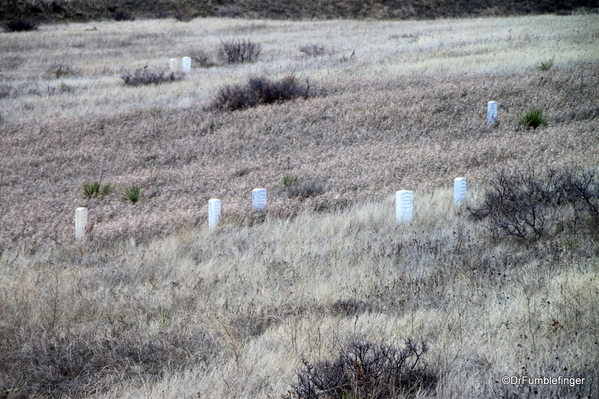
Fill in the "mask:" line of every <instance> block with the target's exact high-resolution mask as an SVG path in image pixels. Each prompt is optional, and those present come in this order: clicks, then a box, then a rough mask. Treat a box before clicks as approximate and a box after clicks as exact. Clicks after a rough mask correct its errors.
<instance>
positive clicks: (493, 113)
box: [487, 101, 497, 125]
mask: <svg viewBox="0 0 599 399" xmlns="http://www.w3.org/2000/svg"><path fill="white" fill-rule="evenodd" d="M495 122H497V101H489V102H488V103H487V124H488V125H493V124H494V123H495Z"/></svg>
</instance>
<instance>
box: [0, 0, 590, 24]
mask: <svg viewBox="0 0 599 399" xmlns="http://www.w3.org/2000/svg"><path fill="white" fill-rule="evenodd" d="M598 7H599V2H598V1H597V0H564V1H553V0H519V1H499V2H498V1H491V0H477V1H469V0H438V1H428V0H410V1H398V0H380V1H362V0H327V1H315V0H309V1H299V0H292V1H285V2H275V1H270V0H242V1H232V0H219V1H212V0H207V1H206V0H204V1H202V0H195V1H182V0H153V1H135V0H114V1H93V2H92V1H84V0H58V1H57V0H52V1H50V0H26V1H16V0H7V1H4V2H2V5H0V21H1V20H11V19H14V18H31V19H35V20H38V21H47V22H59V21H89V20H99V19H110V18H119V17H120V18H135V17H137V18H168V17H173V16H176V17H178V18H180V19H184V20H185V19H186V18H198V17H214V16H216V17H229V18H231V17H232V18H269V19H295V20H297V19H313V18H316V19H332V18H333V19H334V18H355V19H363V18H374V19H434V18H455V17H476V16H508V15H530V14H546V13H558V14H562V15H565V14H570V13H572V12H579V11H589V10H593V9H597V8H598Z"/></svg>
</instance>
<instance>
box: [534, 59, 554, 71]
mask: <svg viewBox="0 0 599 399" xmlns="http://www.w3.org/2000/svg"><path fill="white" fill-rule="evenodd" d="M552 66H553V59H549V60H545V61H541V64H540V65H539V66H538V67H537V68H538V69H540V70H541V71H548V70H550V69H551V67H552Z"/></svg>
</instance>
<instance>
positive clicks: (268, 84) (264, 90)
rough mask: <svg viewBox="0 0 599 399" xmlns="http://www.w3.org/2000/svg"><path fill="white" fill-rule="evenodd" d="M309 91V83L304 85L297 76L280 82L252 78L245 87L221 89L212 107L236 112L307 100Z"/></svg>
mask: <svg viewBox="0 0 599 399" xmlns="http://www.w3.org/2000/svg"><path fill="white" fill-rule="evenodd" d="M309 90H310V85H309V84H308V83H307V81H306V84H305V85H302V84H301V83H300V82H299V81H298V80H297V79H296V78H295V76H291V75H290V76H287V77H285V78H283V79H281V80H278V81H273V80H270V79H267V78H265V77H258V78H250V79H249V80H248V83H247V84H246V85H244V86H242V85H229V86H225V87H223V88H221V89H220V90H219V91H218V93H217V95H216V99H215V100H214V102H213V103H212V106H213V108H215V109H223V110H227V111H235V110H239V109H245V108H250V107H255V106H258V105H261V104H272V103H277V102H283V101H288V100H292V99H295V98H299V97H304V98H307V97H308V95H309Z"/></svg>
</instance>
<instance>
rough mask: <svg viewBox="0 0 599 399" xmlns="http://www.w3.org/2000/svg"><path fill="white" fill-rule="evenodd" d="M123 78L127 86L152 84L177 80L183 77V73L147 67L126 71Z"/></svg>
mask: <svg viewBox="0 0 599 399" xmlns="http://www.w3.org/2000/svg"><path fill="white" fill-rule="evenodd" d="M121 79H123V82H124V83H125V85H127V86H140V85H151V84H159V83H168V82H175V81H177V80H181V79H183V75H181V74H178V73H175V72H169V71H164V70H160V69H157V70H151V69H147V68H143V69H137V70H135V71H134V72H126V73H124V74H122V75H121Z"/></svg>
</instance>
